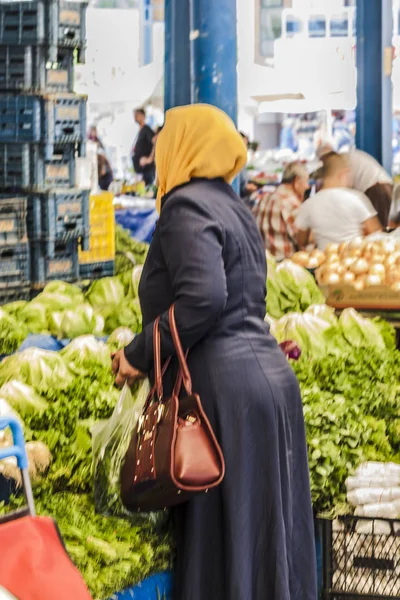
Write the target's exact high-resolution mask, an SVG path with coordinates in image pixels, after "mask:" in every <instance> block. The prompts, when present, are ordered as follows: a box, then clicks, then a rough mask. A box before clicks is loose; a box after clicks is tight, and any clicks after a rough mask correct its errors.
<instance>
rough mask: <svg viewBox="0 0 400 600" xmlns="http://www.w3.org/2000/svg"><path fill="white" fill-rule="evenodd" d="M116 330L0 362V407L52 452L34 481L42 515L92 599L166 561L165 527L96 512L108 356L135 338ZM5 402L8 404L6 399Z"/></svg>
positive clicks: (110, 387)
mask: <svg viewBox="0 0 400 600" xmlns="http://www.w3.org/2000/svg"><path fill="white" fill-rule="evenodd" d="M133 335H134V334H133V332H132V331H130V330H127V329H126V328H122V329H119V330H117V331H116V332H114V334H113V335H111V336H110V338H109V343H108V344H106V343H104V342H102V341H98V340H96V338H95V337H94V336H91V335H86V336H81V337H78V338H76V339H75V340H74V341H72V342H71V343H70V344H69V345H68V346H66V348H65V349H64V350H62V351H61V352H59V353H56V352H49V351H46V350H40V349H37V348H29V349H27V350H24V351H23V352H20V353H17V354H14V355H12V356H10V357H8V358H6V359H5V360H3V362H2V363H1V364H0V386H1V387H0V412H1V410H2V411H3V412H2V414H5V413H4V407H5V406H8V407H10V408H11V409H12V410H13V411H15V412H16V413H17V414H18V416H19V417H20V419H21V421H22V423H23V427H24V433H25V439H26V441H31V440H40V441H41V442H44V443H45V444H46V446H47V447H48V449H49V450H50V452H51V455H52V461H51V465H50V468H49V470H48V472H47V473H46V475H45V476H43V477H42V476H38V477H37V478H36V479H35V480H34V493H35V498H36V499H37V502H38V512H39V513H40V514H51V515H52V516H54V517H55V518H56V519H57V521H58V524H59V527H60V530H61V532H62V534H63V536H64V537H65V541H66V544H67V549H68V551H69V552H70V554H71V556H72V558H73V559H74V561H75V563H76V565H77V566H78V568H79V569H80V570H81V572H82V573H83V575H84V577H85V580H86V582H87V584H88V586H89V588H90V591H91V593H92V595H93V598H95V599H96V600H97V599H98V600H105V599H107V598H109V597H110V596H111V595H112V594H113V592H115V591H118V590H121V589H124V588H127V587H130V586H132V585H133V584H135V583H137V582H139V581H142V580H143V579H144V578H146V577H147V576H148V575H150V574H153V573H155V572H158V571H160V570H165V569H167V568H168V567H169V566H170V561H171V542H170V539H169V535H168V531H166V530H165V529H163V530H155V529H154V528H153V527H152V522H151V521H150V520H148V519H147V518H146V517H143V516H141V515H138V516H133V517H131V518H129V519H127V520H126V519H125V520H124V519H116V518H112V517H105V516H100V515H95V509H94V502H93V483H92V439H91V431H92V429H93V426H94V424H95V423H96V422H99V421H101V420H103V419H108V418H109V417H110V416H111V414H112V411H113V409H114V407H115V405H116V403H117V401H118V397H119V392H118V390H116V389H115V387H114V380H113V376H112V374H111V370H110V354H111V352H112V351H114V350H116V349H118V348H120V347H122V346H124V345H125V344H126V343H129V341H130V340H131V339H132V338H133ZM5 403H7V404H5Z"/></svg>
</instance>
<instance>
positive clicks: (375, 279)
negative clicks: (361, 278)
mask: <svg viewBox="0 0 400 600" xmlns="http://www.w3.org/2000/svg"><path fill="white" fill-rule="evenodd" d="M365 285H366V286H367V287H371V286H374V285H382V278H381V277H379V275H367V276H366V278H365Z"/></svg>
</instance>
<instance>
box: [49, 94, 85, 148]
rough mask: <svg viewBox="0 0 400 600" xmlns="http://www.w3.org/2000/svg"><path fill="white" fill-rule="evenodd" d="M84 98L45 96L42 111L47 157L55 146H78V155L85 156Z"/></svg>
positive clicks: (65, 95)
mask: <svg viewBox="0 0 400 600" xmlns="http://www.w3.org/2000/svg"><path fill="white" fill-rule="evenodd" d="M86 103H87V98H86V96H77V95H75V94H54V95H51V96H47V97H46V100H45V103H44V106H43V110H44V132H43V135H44V139H45V141H46V145H47V148H48V155H50V156H51V155H52V154H54V145H55V144H76V143H79V144H80V154H81V156H84V155H85V149H84V147H85V145H86Z"/></svg>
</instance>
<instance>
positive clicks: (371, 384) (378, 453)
mask: <svg viewBox="0 0 400 600" xmlns="http://www.w3.org/2000/svg"><path fill="white" fill-rule="evenodd" d="M293 367H294V370H295V372H296V374H297V377H298V379H299V381H300V386H301V389H302V397H303V403H304V415H305V420H306V427H307V441H308V445H309V464H310V474H311V485H312V495H313V504H314V508H315V509H316V510H317V511H319V512H321V511H326V510H331V509H332V508H333V507H334V506H335V505H336V504H338V503H340V502H343V501H344V500H345V485H344V484H345V479H346V477H348V475H349V474H350V473H351V472H352V471H353V470H354V469H355V468H356V467H357V466H358V465H359V464H360V463H361V462H363V461H364V460H379V461H395V462H400V435H399V434H400V352H398V351H393V350H392V351H388V350H386V351H383V352H378V350H377V349H371V348H358V349H352V351H351V352H349V353H347V354H343V355H341V356H337V355H329V356H324V357H317V358H315V359H310V358H309V357H308V358H306V357H303V358H302V359H301V360H300V361H299V362H298V363H293Z"/></svg>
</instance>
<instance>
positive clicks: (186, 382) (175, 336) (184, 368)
mask: <svg viewBox="0 0 400 600" xmlns="http://www.w3.org/2000/svg"><path fill="white" fill-rule="evenodd" d="M169 328H170V330H171V335H172V341H173V342H174V346H175V350H176V355H177V357H178V361H179V371H178V376H177V381H176V384H175V388H176V389H178V385H179V389H178V391H180V386H181V383H180V382H179V379H182V381H183V387H184V388H185V390H186V393H187V394H188V396H191V395H192V378H191V376H190V371H189V368H188V365H187V362H186V357H187V354H186V356H185V353H184V352H183V348H182V344H181V340H180V338H179V333H178V329H177V327H176V321H175V306H174V304H173V305H172V306H171V308H170V309H169Z"/></svg>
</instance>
